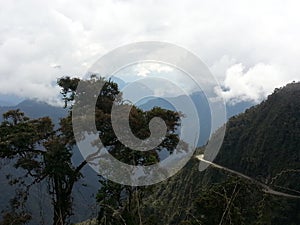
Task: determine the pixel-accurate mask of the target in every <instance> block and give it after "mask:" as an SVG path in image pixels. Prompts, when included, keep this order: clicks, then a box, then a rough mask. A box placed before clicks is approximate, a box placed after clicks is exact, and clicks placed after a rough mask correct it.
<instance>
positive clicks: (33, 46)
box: [0, 0, 300, 103]
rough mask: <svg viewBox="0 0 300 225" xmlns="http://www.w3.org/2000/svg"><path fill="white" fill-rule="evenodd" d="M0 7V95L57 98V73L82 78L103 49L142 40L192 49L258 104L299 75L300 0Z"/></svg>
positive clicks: (231, 88)
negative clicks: (162, 42)
mask: <svg viewBox="0 0 300 225" xmlns="http://www.w3.org/2000/svg"><path fill="white" fill-rule="evenodd" d="M0 5H1V7H0V81H1V82H0V96H1V95H2V96H3V95H4V94H8V95H17V96H21V97H23V98H38V99H40V100H45V101H48V102H52V103H55V102H56V99H57V94H58V92H59V89H58V87H57V86H56V85H55V83H56V79H57V78H58V77H61V76H65V75H69V76H81V75H83V74H84V73H85V72H86V71H87V69H88V68H89V67H90V66H91V64H93V62H95V60H97V59H98V58H99V57H100V56H102V55H103V54H105V53H107V52H109V51H110V50H112V49H114V48H116V47H118V46H121V45H124V44H129V43H131V42H136V41H166V42H171V43H174V44H177V45H180V46H182V47H184V48H186V49H188V50H190V51H192V52H194V53H195V54H197V55H198V56H199V57H200V59H201V60H202V61H203V62H204V63H205V64H206V65H207V66H208V67H209V68H210V70H211V72H212V73H213V74H214V75H215V76H216V77H217V78H218V80H219V82H220V83H221V84H222V85H223V86H224V87H225V88H226V92H224V93H223V94H224V96H225V97H226V99H228V100H231V101H240V100H252V101H256V102H258V101H260V100H262V99H263V98H264V97H265V96H266V95H268V94H270V93H271V92H272V91H273V89H274V88H275V87H279V86H282V85H284V84H286V83H287V82H291V81H293V80H296V81H299V80H300V63H299V60H300V13H299V11H300V3H299V1H297V0H295V1H289V0H285V1H282V0H281V1H278V0H257V1H253V0H252V1H248V0H247V1H242V0H234V1H233V0H226V1H224V0H223V1H221V0H220V1H217V0H209V1H199V0H195V1H188V0H170V1H168V0H157V1H155V0H152V1H150V0H143V1H141V0H123V1H122V0H119V1H117V0H110V1H109V0H86V1H76V2H75V1H71V0H52V1H32V0H27V1H18V0H10V1H4V0H0ZM5 96H7V95H5ZM0 100H1V99H0Z"/></svg>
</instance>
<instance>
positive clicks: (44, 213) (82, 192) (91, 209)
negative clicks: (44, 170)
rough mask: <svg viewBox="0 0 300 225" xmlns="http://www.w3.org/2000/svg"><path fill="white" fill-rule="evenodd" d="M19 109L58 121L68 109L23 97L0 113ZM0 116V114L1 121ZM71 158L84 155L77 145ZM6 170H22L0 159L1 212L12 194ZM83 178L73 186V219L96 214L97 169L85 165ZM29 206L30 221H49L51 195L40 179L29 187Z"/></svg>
mask: <svg viewBox="0 0 300 225" xmlns="http://www.w3.org/2000/svg"><path fill="white" fill-rule="evenodd" d="M13 109H14V110H15V109H20V110H21V111H23V112H24V113H25V115H26V116H28V117H30V118H39V117H45V116H49V117H50V118H51V119H52V121H53V123H55V124H58V122H59V119H60V118H63V117H65V116H66V115H67V110H66V109H64V108H62V107H54V106H51V105H49V104H47V103H43V102H38V101H34V100H25V101H23V102H21V103H19V104H18V105H16V106H8V107H0V114H1V115H2V114H3V113H5V112H7V111H8V110H13ZM1 120H2V116H1V118H0V122H1ZM72 161H73V162H74V164H75V165H78V164H79V163H80V162H81V161H83V158H82V156H81V153H80V152H79V150H78V148H77V147H74V149H73V156H72ZM7 174H13V175H14V176H18V175H21V174H22V170H16V169H15V168H12V165H11V164H10V163H8V162H5V161H4V160H2V161H1V162H0V184H1V186H0V191H1V193H6V194H5V195H3V196H2V197H1V198H0V212H1V211H2V210H5V209H6V207H7V206H8V202H9V200H10V199H11V198H12V197H13V196H14V189H13V186H10V185H8V181H7V179H6V175H7ZM82 174H83V178H82V179H80V181H79V182H78V183H77V184H75V186H74V194H73V198H74V199H73V201H74V215H73V216H72V217H71V221H72V222H79V221H82V220H85V219H88V218H90V217H94V216H95V215H96V214H97V207H96V203H95V201H96V200H95V194H96V193H97V191H98V189H99V182H98V176H97V173H96V172H95V171H94V170H93V169H91V168H90V167H88V166H87V167H85V168H83V170H82ZM30 196H31V197H30V199H29V201H28V202H29V203H28V208H29V209H31V210H30V211H32V212H33V219H32V220H31V221H30V225H39V224H41V220H42V219H43V220H44V221H45V222H46V224H50V221H51V220H52V212H51V211H50V209H51V206H50V204H51V199H50V196H49V195H48V194H47V185H46V183H41V184H39V185H36V186H34V187H33V188H32V191H31V194H30Z"/></svg>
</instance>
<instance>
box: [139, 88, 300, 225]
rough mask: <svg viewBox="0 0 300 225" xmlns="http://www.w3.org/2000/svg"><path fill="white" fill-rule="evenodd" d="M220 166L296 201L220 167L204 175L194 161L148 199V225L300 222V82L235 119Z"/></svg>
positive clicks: (145, 211)
mask: <svg viewBox="0 0 300 225" xmlns="http://www.w3.org/2000/svg"><path fill="white" fill-rule="evenodd" d="M199 151H201V152H202V151H203V149H199ZM199 151H198V153H199ZM215 163H217V164H219V165H222V166H225V167H227V168H229V169H232V170H235V171H238V172H239V173H242V174H245V175H248V176H250V177H251V178H253V179H254V180H257V181H259V182H261V183H263V184H264V185H267V186H270V187H271V188H272V189H274V190H276V191H278V192H282V193H287V194H290V195H294V196H295V197H286V196H284V195H278V194H277V195H275V194H274V193H269V192H267V191H266V189H265V188H264V187H262V186H261V185H258V182H253V181H251V180H247V179H244V178H243V177H241V176H239V175H237V174H235V173H231V172H230V171H229V172H228V171H224V170H221V169H219V168H213V167H209V168H208V169H207V170H205V171H204V172H199V171H198V165H199V161H197V159H196V158H194V159H193V160H191V161H190V162H189V163H188V164H187V165H186V166H185V168H184V169H183V170H181V171H180V172H179V173H178V174H177V175H176V176H174V177H172V178H171V179H169V180H167V181H165V182H163V183H161V184H159V185H157V186H156V187H155V191H154V192H153V194H152V195H150V196H147V197H146V198H144V200H143V205H142V206H141V207H139V208H138V209H137V211H141V212H142V214H141V215H142V216H141V218H142V221H143V224H186V225H187V224H205V225H216V224H223V225H225V224H234V225H237V224H239V225H240V224H245V225H249V224H250V225H252V224H253V225H258V224H264V225H266V224H272V225H273V224H275V225H282V224H287V225H297V224H300V200H299V199H300V83H292V84H288V85H287V86H285V87H284V88H281V89H276V90H275V92H274V93H273V94H272V95H270V96H269V97H268V99H267V100H266V101H264V102H262V103H261V104H259V105H257V106H255V107H252V108H250V109H248V110H246V112H245V113H243V114H240V115H238V116H235V117H233V118H231V119H230V120H229V122H228V124H227V132H226V135H225V139H224V142H223V145H222V148H221V150H220V152H219V154H218V156H217V158H216V160H215ZM298 196H299V197H298Z"/></svg>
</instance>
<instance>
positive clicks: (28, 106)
mask: <svg viewBox="0 0 300 225" xmlns="http://www.w3.org/2000/svg"><path fill="white" fill-rule="evenodd" d="M16 109H20V110H21V111H23V112H24V113H25V115H27V116H28V117H30V118H39V117H45V116H49V117H51V119H52V120H53V122H54V123H56V124H57V123H58V122H59V119H60V118H63V117H65V116H66V115H67V110H66V109H64V108H63V107H55V106H51V105H49V104H47V103H45V102H39V101H35V100H24V101H22V102H21V103H19V104H17V105H15V106H0V114H1V115H2V114H3V113H5V112H7V111H8V110H16ZM2 119H3V118H2V116H1V118H0V121H2Z"/></svg>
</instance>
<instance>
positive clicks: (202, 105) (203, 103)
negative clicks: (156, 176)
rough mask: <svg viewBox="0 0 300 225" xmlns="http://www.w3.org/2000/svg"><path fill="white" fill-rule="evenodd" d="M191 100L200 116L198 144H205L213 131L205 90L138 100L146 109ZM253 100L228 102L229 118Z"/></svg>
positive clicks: (170, 108) (165, 107)
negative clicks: (186, 94) (187, 94)
mask: <svg viewBox="0 0 300 225" xmlns="http://www.w3.org/2000/svg"><path fill="white" fill-rule="evenodd" d="M189 99H190V100H191V101H192V102H193V104H194V105H195V107H196V110H197V113H198V118H199V122H200V131H201V133H200V134H199V140H198V144H197V146H199V147H200V146H203V145H205V144H206V143H207V141H208V139H209V135H210V131H211V123H210V121H211V114H210V108H209V103H208V101H207V99H206V97H205V94H204V93H203V92H194V93H192V94H191V95H190V96H184V95H182V96H177V97H172V98H171V97H169V98H155V97H150V98H148V99H143V101H140V102H138V104H137V105H138V106H139V107H140V108H142V109H144V110H150V109H152V108H153V107H161V108H164V109H169V110H175V108H174V106H172V105H171V104H170V102H173V103H174V104H176V105H180V106H184V105H185V104H186V102H187V101H188V100H189ZM253 105H254V103H253V102H239V103H236V104H234V105H233V104H227V105H226V113H227V115H226V116H227V118H230V117H232V116H234V115H237V114H239V113H242V112H244V111H245V110H246V109H248V108H250V107H251V106H253Z"/></svg>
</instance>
